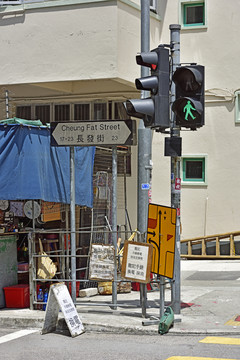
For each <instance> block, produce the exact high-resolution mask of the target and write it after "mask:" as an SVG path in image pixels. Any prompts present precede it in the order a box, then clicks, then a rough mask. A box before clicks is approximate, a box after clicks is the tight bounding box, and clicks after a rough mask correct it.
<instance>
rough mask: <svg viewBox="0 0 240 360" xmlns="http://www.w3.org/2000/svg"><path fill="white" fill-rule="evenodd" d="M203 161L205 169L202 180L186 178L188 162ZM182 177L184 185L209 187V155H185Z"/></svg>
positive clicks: (182, 164)
mask: <svg viewBox="0 0 240 360" xmlns="http://www.w3.org/2000/svg"><path fill="white" fill-rule="evenodd" d="M190 160H192V161H199V162H200V161H202V163H203V169H202V177H201V178H196V179H194V178H190V179H187V178H186V174H185V172H186V162H187V161H190ZM181 177H182V181H181V183H182V185H191V186H192V185H194V186H197V185H198V186H199V185H201V186H207V184H208V183H207V155H206V154H199V155H183V156H182V163H181Z"/></svg>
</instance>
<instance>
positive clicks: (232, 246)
mask: <svg viewBox="0 0 240 360" xmlns="http://www.w3.org/2000/svg"><path fill="white" fill-rule="evenodd" d="M230 255H231V256H234V255H235V246H234V236H233V235H232V234H231V235H230Z"/></svg>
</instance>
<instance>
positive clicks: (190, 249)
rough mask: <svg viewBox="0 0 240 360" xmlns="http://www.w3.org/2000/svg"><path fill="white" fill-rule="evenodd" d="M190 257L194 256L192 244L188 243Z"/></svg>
mask: <svg viewBox="0 0 240 360" xmlns="http://www.w3.org/2000/svg"><path fill="white" fill-rule="evenodd" d="M188 255H192V243H191V241H188Z"/></svg>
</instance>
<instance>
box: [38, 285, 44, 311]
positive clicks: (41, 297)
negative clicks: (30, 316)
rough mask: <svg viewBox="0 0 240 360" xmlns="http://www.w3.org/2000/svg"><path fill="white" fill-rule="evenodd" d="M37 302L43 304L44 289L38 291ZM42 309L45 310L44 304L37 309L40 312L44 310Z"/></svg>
mask: <svg viewBox="0 0 240 360" xmlns="http://www.w3.org/2000/svg"><path fill="white" fill-rule="evenodd" d="M37 301H39V302H43V291H42V288H39V290H38V294H37ZM42 308H43V305H42V304H39V305H37V309H38V310H42Z"/></svg>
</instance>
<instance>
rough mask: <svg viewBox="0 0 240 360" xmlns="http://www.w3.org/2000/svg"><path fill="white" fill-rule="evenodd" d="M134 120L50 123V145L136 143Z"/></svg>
mask: <svg viewBox="0 0 240 360" xmlns="http://www.w3.org/2000/svg"><path fill="white" fill-rule="evenodd" d="M136 143H137V141H136V121H135V120H100V121H80V122H78V121H72V122H53V123H51V146H101V145H102V146H106V145H108V146H114V145H136Z"/></svg>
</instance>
